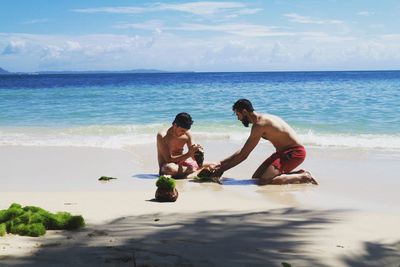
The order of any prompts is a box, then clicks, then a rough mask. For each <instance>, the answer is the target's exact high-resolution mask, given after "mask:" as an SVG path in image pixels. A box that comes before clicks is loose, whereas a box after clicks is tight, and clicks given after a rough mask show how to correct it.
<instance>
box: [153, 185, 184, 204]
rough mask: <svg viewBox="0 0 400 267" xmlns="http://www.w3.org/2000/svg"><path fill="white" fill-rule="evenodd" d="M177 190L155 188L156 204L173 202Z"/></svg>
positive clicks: (175, 198)
mask: <svg viewBox="0 0 400 267" xmlns="http://www.w3.org/2000/svg"><path fill="white" fill-rule="evenodd" d="M178 195H179V193H178V190H176V188H174V189H172V190H171V189H165V188H160V187H159V188H157V191H156V201H158V202H175V201H176V200H177V198H178Z"/></svg>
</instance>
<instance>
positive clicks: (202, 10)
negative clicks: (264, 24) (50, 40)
mask: <svg viewBox="0 0 400 267" xmlns="http://www.w3.org/2000/svg"><path fill="white" fill-rule="evenodd" d="M163 10H170V11H179V12H184V13H190V14H195V15H201V16H205V15H214V14H218V13H224V12H230V13H232V14H231V16H235V17H236V16H239V15H249V14H255V13H257V12H259V11H261V10H262V9H260V8H248V7H247V5H246V4H244V3H240V2H207V1H204V2H201V1H200V2H188V3H181V4H164V3H158V4H154V5H148V6H146V7H135V6H125V7H96V8H81V9H73V10H72V11H74V12H78V13H87V14H92V13H111V14H137V13H144V12H155V11H163Z"/></svg>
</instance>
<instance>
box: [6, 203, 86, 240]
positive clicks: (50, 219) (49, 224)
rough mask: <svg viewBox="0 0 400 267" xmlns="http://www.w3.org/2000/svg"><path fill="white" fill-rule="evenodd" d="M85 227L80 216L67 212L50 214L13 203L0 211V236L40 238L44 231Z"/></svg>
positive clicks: (33, 207) (32, 207)
mask: <svg viewBox="0 0 400 267" xmlns="http://www.w3.org/2000/svg"><path fill="white" fill-rule="evenodd" d="M83 226H85V220H84V219H83V217H82V216H79V215H78V216H74V215H71V214H70V213H68V212H57V213H51V212H48V211H46V210H44V209H42V208H39V207H35V206H26V207H22V206H21V205H20V204H16V203H13V204H11V206H10V207H9V208H8V209H6V210H0V236H3V235H5V234H6V233H11V234H18V235H23V236H41V235H44V234H45V233H46V230H74V229H78V228H81V227H83Z"/></svg>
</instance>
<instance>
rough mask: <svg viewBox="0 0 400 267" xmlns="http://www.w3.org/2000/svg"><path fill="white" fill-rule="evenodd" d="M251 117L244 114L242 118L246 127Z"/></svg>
mask: <svg viewBox="0 0 400 267" xmlns="http://www.w3.org/2000/svg"><path fill="white" fill-rule="evenodd" d="M249 123H250V121H249V118H248V117H247V116H244V117H243V119H242V124H243V125H244V127H249Z"/></svg>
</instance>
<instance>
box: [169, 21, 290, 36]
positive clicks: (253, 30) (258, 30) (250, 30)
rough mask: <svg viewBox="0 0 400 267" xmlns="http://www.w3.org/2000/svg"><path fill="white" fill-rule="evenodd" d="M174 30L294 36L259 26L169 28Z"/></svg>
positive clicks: (227, 25)
mask: <svg viewBox="0 0 400 267" xmlns="http://www.w3.org/2000/svg"><path fill="white" fill-rule="evenodd" d="M168 29H172V30H182V31H216V32H224V33H230V34H235V35H240V36H247V37H268V36H292V35H294V33H292V32H279V31H274V29H276V27H268V26H263V25H257V24H218V25H209V24H190V23H186V24H182V25H180V26H177V27H173V28H168Z"/></svg>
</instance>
